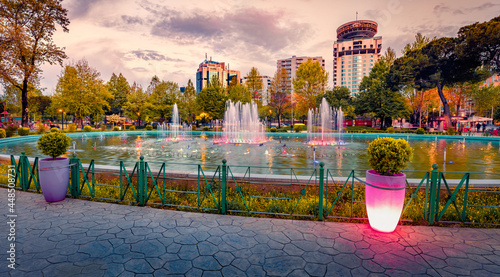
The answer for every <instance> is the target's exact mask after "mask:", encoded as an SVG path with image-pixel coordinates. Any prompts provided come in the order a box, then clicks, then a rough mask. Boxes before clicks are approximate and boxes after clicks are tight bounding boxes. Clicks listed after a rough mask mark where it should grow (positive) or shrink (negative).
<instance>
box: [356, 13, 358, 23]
mask: <svg viewBox="0 0 500 277" xmlns="http://www.w3.org/2000/svg"><path fill="white" fill-rule="evenodd" d="M356 21H358V12H356Z"/></svg>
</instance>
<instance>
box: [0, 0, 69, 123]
mask: <svg viewBox="0 0 500 277" xmlns="http://www.w3.org/2000/svg"><path fill="white" fill-rule="evenodd" d="M61 2H62V0H22V1H19V0H0V18H1V22H2V23H1V27H0V79H1V81H2V82H3V83H4V84H5V85H11V86H14V87H16V88H18V89H19V90H20V91H21V105H22V121H21V124H22V126H24V127H28V112H29V107H28V89H29V86H30V85H33V86H35V85H36V84H37V82H38V79H39V77H40V76H39V75H40V73H41V69H40V66H41V65H42V64H43V63H49V64H55V63H59V64H60V65H61V66H62V62H63V60H64V59H65V58H66V54H65V53H64V51H63V49H62V48H59V47H57V46H56V45H55V44H54V42H53V40H52V36H53V34H54V32H55V31H56V26H57V25H59V26H60V27H61V28H62V30H63V31H64V32H68V25H69V20H68V17H67V12H68V11H67V10H66V9H64V8H63V7H62V5H61Z"/></svg>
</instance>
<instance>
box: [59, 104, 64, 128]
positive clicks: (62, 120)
mask: <svg viewBox="0 0 500 277" xmlns="http://www.w3.org/2000/svg"><path fill="white" fill-rule="evenodd" d="M59 111H60V112H61V131H64V111H63V110H62V109H59Z"/></svg>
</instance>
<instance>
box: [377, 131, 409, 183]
mask: <svg viewBox="0 0 500 277" xmlns="http://www.w3.org/2000/svg"><path fill="white" fill-rule="evenodd" d="M412 157H413V148H411V147H410V145H409V144H408V142H407V141H406V140H404V139H394V138H378V139H376V140H374V141H372V142H370V144H369V145H368V162H369V163H370V166H371V167H372V168H373V169H374V170H375V171H376V172H377V173H381V174H383V175H393V174H397V173H400V172H401V170H403V169H405V168H406V164H407V163H408V161H410V159H411V158H412Z"/></svg>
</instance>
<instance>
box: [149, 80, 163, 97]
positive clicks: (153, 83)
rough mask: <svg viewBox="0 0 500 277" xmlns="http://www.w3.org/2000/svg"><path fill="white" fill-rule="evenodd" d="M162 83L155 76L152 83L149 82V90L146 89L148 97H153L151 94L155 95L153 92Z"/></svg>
mask: <svg viewBox="0 0 500 277" xmlns="http://www.w3.org/2000/svg"><path fill="white" fill-rule="evenodd" d="M160 83H161V80H160V78H159V77H158V76H156V75H155V76H153V78H151V81H150V82H149V85H148V88H147V89H146V93H147V94H148V95H151V93H153V90H154V89H155V88H156V86H157V85H159V84H160Z"/></svg>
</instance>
